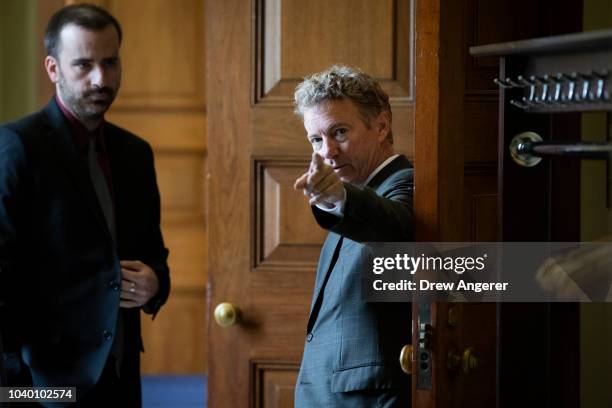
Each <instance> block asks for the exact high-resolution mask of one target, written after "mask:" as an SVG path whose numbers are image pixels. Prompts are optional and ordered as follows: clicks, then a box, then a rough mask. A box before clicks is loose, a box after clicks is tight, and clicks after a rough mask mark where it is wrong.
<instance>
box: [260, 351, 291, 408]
mask: <svg viewBox="0 0 612 408" xmlns="http://www.w3.org/2000/svg"><path fill="white" fill-rule="evenodd" d="M251 364H252V367H253V368H252V370H253V386H252V389H253V393H254V396H255V398H254V400H255V404H254V406H255V408H290V407H293V402H294V401H293V399H294V393H295V382H296V380H297V375H298V370H299V366H297V365H295V364H287V363H283V362H279V363H275V362H253V363H251Z"/></svg>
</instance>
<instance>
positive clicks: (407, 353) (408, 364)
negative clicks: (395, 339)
mask: <svg viewBox="0 0 612 408" xmlns="http://www.w3.org/2000/svg"><path fill="white" fill-rule="evenodd" d="M399 362H400V367H402V371H403V372H405V373H406V374H412V345H411V344H406V345H405V346H404V347H402V351H400V357H399Z"/></svg>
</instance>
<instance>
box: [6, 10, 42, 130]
mask: <svg viewBox="0 0 612 408" xmlns="http://www.w3.org/2000/svg"><path fill="white" fill-rule="evenodd" d="M35 22H36V0H2V1H0V123H3V122H7V121H10V120H13V119H16V118H18V117H20V116H23V115H25V114H26V113H29V112H32V111H33V110H35V109H36V84H37V82H36V74H35V68H34V67H35V66H36V65H35V64H37V62H38V61H36V56H37V53H36V51H37V42H36V41H37V40H36V38H35V35H34V33H35V30H34V25H35Z"/></svg>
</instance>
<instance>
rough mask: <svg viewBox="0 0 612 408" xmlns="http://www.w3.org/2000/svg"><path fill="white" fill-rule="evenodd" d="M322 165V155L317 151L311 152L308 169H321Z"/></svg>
mask: <svg viewBox="0 0 612 408" xmlns="http://www.w3.org/2000/svg"><path fill="white" fill-rule="evenodd" d="M322 167H323V157H321V155H320V154H319V153H317V152H312V158H311V159H310V169H311V171H312V172H314V171H318V170H321V168H322Z"/></svg>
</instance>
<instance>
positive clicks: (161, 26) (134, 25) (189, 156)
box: [98, 0, 207, 374]
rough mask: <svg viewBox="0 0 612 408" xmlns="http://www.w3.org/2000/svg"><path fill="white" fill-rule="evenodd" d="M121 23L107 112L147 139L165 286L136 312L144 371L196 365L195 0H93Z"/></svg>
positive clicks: (199, 122) (201, 365)
mask: <svg viewBox="0 0 612 408" xmlns="http://www.w3.org/2000/svg"><path fill="white" fill-rule="evenodd" d="M98 4H100V5H101V6H102V7H105V8H107V9H108V10H109V11H110V12H111V13H113V14H114V15H115V16H116V17H117V19H118V20H119V21H120V23H121V24H122V28H123V33H124V37H123V43H122V47H121V59H122V66H123V82H122V86H121V90H120V92H119V96H118V97H117V100H116V101H115V104H114V105H113V107H112V109H111V111H110V112H109V114H108V115H107V119H108V120H110V121H112V122H114V123H116V124H117V125H119V126H122V127H125V128H126V129H128V130H130V131H132V132H134V133H136V134H137V135H139V136H141V137H143V138H145V139H146V140H147V141H149V142H150V143H151V145H152V147H153V150H154V152H155V167H156V171H157V181H158V185H159V189H160V194H161V203H162V228H163V233H164V238H165V240H166V246H167V247H168V248H169V249H170V257H169V264H170V273H171V281H172V290H171V293H170V298H169V300H168V303H167V304H166V305H165V306H164V307H163V308H162V310H161V312H160V313H159V315H158V316H157V317H156V319H155V321H153V322H150V319H148V318H147V316H146V315H143V317H144V319H143V320H145V323H144V324H143V341H144V344H145V350H146V353H145V354H144V355H143V357H142V370H143V373H147V374H158V373H203V372H204V371H205V370H206V356H205V340H204V338H205V332H206V325H205V313H204V310H205V305H206V289H205V288H206V281H207V264H206V248H207V230H206V223H205V212H206V211H205V191H206V177H205V168H206V149H207V145H206V133H205V132H206V130H205V129H206V114H205V100H204V99H205V98H204V91H205V89H204V80H205V72H204V55H205V50H204V4H203V1H202V0H177V1H173V2H169V1H164V0H150V1H147V3H146V7H145V6H143V3H142V2H140V1H137V0H121V1H118V0H101V1H98Z"/></svg>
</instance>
